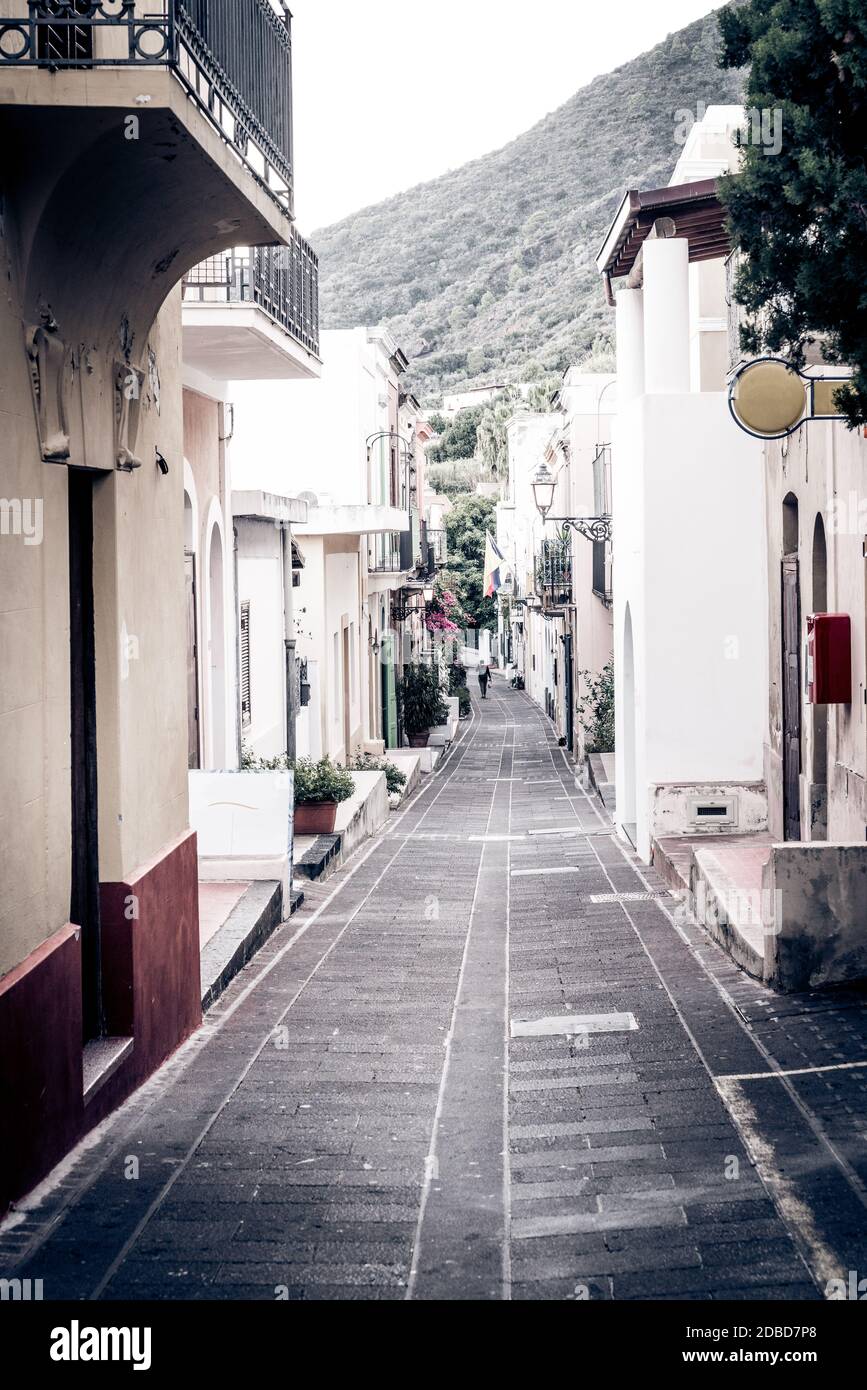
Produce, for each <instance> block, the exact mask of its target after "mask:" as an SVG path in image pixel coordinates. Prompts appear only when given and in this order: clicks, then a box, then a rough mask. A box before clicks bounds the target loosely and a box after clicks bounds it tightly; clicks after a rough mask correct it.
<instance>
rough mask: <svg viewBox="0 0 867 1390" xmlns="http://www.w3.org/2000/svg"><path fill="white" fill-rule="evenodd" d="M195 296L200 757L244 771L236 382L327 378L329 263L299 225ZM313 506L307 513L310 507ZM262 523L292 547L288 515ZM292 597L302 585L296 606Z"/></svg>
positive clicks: (188, 545) (193, 550) (263, 734)
mask: <svg viewBox="0 0 867 1390" xmlns="http://www.w3.org/2000/svg"><path fill="white" fill-rule="evenodd" d="M293 266H295V267H297V268H299V269H300V270H301V272H302V274H303V279H304V286H305V293H304V295H303V296H302V297H301V301H300V303H295V302H293V301H292V299H291V295H290V284H291V274H292V268H293ZM183 294H184V302H183V354H184V561H185V568H186V576H187V605H188V608H187V705H188V727H189V764H190V768H191V769H208V770H220V769H224V768H228V769H231V768H237V766H238V763H239V758H240V751H241V725H242V723H243V724H245V727H246V715H247V712H248V704H249V691H248V689H247V687H246V684H245V680H246V676H245V671H242V669H241V667H242V646H243V650H244V660H245V661H246V658H247V647H246V627H245V624H244V620H243V615H242V613H241V611H240V610H239V606H238V603H237V602H236V592H235V590H236V580H237V577H238V576H237V573H236V570H237V565H236V545H235V534H234V522H233V509H232V486H233V483H232V447H233V439H234V434H235V423H236V420H237V419H238V418H239V415H241V414H243V406H240V407H239V406H237V405H236V403H235V401H234V399H233V395H234V392H233V388H232V387H231V386H230V381H233V380H234V381H245V382H249V381H261V382H267V383H269V389H270V390H272V391H273V390H275V389H279V388H278V387H277V383H280V385H281V386H283V385H284V384H285V383H288V382H291V381H304V380H309V379H312V378H315V377H317V376H318V375H319V374H320V372H321V370H322V368H321V363H320V361H319V358H318V355H317V354H318V338H319V328H318V319H319V314H318V263H317V259H316V256H315V255H314V253H313V251H312V250H311V248H310V246H309V245H308V244H307V243H306V242H305V241H304V240H303V238H302V237H300V236H299V235H298V233H297V232H296V231H294V229H293V234H292V241H291V244H290V246H289V247H288V248H285V249H284V248H278V247H270V246H261V247H259V246H256V247H236V248H235V249H233V250H231V251H227V252H225V253H224V254H222V255H219V256H211V257H209V259H208V260H206V261H204V262H202V263H201V264H200V265H197V266H194V267H193V269H192V270H191V271H190V272H189V273H188V275H187V276H186V277H185V279H184V286H183ZM301 513H303V515H304V516H305V517H306V508H303V507H302V508H301V511H300V512H299V513H298V515H299V516H300V515H301ZM281 516H282V514H281ZM293 519H296V518H295V517H293ZM261 520H262V521H263V522H264V526H265V528H266V529H267V530H268V531H269V533H270V534H269V536H268V541H269V542H271V543H273V544H274V545H275V546H276V549H277V551H278V554H282V550H283V549H285V544H286V543H287V537H286V536H285V535H282V534H281V531H280V527H281V526H288V518H286V519H282V520H278V519H275V518H274V517H273V516H272V515H270V513H269V514H268V515H267V517H265V518H262V519H261ZM251 524H253V523H252V522H251ZM260 539H261V537H260ZM288 543H289V544H291V539H290V540H289V542H288ZM281 573H282V570H281ZM291 597H292V595H291V587H290V589H289V591H288V593H287V594H286V595H285V599H286V602H287V603H288V604H289V605H290V608H291ZM283 599H284V595H283V591H282V585H281V587H280V588H279V589H278V590H276V591H275V602H278V603H279V604H280V608H281V611H280V615H279V631H278V634H277V638H276V642H275V645H274V650H273V653H271V652H270V651H269V652H268V655H267V657H266V655H265V652H264V650H263V652H262V654H261V659H262V661H263V662H266V663H267V665H268V669H269V681H268V684H267V687H266V686H264V685H263V698H262V701H261V704H260V708H259V714H260V718H261V720H263V721H264V723H261V724H260V728H259V734H260V739H259V741H260V743H261V745H262V748H263V750H265V749H267V751H268V753H269V755H270V756H273V755H274V754H276V753H279V752H281V751H285V749H286V729H287V719H286V711H285V706H286V701H287V699H290V700H291V697H292V690H293V685H294V684H295V681H294V675H293V673H294V666H295V656H294V651H293V650H291V647H292V644H293V643H294V634H293V633H292V626H291V621H286V622H284V609H283ZM286 612H287V613H288V612H289V609H288V608H287V609H286ZM284 628H285V631H284ZM287 641H288V643H289V644H290V650H288V651H286V650H284V648H285V643H286V642H287ZM266 689H267V699H266V698H265V694H264V692H265V690H266ZM245 702H246V704H245ZM278 710H279V714H278V713H276V711H278ZM272 713H273V722H271V716H272Z"/></svg>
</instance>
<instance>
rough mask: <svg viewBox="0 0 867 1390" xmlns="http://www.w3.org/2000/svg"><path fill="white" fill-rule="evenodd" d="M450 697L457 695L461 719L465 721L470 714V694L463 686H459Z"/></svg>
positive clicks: (471, 704)
mask: <svg viewBox="0 0 867 1390" xmlns="http://www.w3.org/2000/svg"><path fill="white" fill-rule="evenodd" d="M452 695H457V697H458V700H459V701H460V704H459V711H460V716H461V719H466V718H467V717H468V715H470V714H471V713H472V709H473V702H472V700H471V699H470V692H469V690H468V689H467V687H466V686H465V685H459V686H458V688H457V690H453V691H452Z"/></svg>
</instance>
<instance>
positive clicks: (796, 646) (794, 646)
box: [783, 555, 801, 840]
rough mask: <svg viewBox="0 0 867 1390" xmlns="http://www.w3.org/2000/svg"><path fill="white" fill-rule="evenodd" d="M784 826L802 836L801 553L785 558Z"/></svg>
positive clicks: (790, 837)
mask: <svg viewBox="0 0 867 1390" xmlns="http://www.w3.org/2000/svg"><path fill="white" fill-rule="evenodd" d="M783 825H784V835H785V838H786V839H787V840H800V838H801V592H800V582H799V575H798V557H797V555H786V556H784V558H783Z"/></svg>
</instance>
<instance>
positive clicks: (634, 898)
mask: <svg viewBox="0 0 867 1390" xmlns="http://www.w3.org/2000/svg"><path fill="white" fill-rule="evenodd" d="M671 896H672V894H671V893H591V894H590V896H589V898H588V899H587V901H588V902H590V903H595V904H596V905H597V906H598V905H600V904H602V903H658V902H665V901H667V900H668V899H669V898H670V897H671Z"/></svg>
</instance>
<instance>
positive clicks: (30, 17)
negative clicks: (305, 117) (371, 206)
mask: <svg viewBox="0 0 867 1390" xmlns="http://www.w3.org/2000/svg"><path fill="white" fill-rule="evenodd" d="M20 3H21V9H22V11H23V10H24V8H25V5H26V8H27V14H26V15H24V14H22V15H21V16H20V17H11V16H10V17H7V16H5V15H0V67H2V66H5V67H7V68H8V67H15V66H18V67H44V68H48V69H51V70H54V69H59V68H94V67H124V66H135V67H140V66H149V67H167V68H170V69H171V70H172V71H173V72H174V73H175V75H176V76H177V77H178V78H179V79H180V81H181V82H182V83H183V84H184V86H185V87H186V89H187V91H188V92H189V93H190V95H191V96H192V97H193V99H194V100H195V101H196V103H197V104H198V105H199V107H200V108H201V109H202V110H203V111H204V112H205V113H206V114H207V116H208V117H209V118H210V119H211V120H212V121H213V123H214V125H215V126H216V127H217V129H218V130H219V132H220V134H221V135H222V136H223V138H224V139H225V140H226V141H227V143H228V144H230V145H231V147H232V149H233V150H234V151H235V153H236V154H237V155H238V156H239V157H240V158H241V159H242V160H243V161H244V163H245V164H246V165H247V167H248V169H249V170H250V172H251V173H252V174H253V175H254V176H255V177H256V179H257V180H258V181H259V183H261V184H262V186H263V187H264V188H265V189H266V190H267V191H268V192H269V193H270V194H271V196H272V197H273V198H275V199H276V200H277V201H278V202H279V203H280V204H281V205H282V206H283V207H285V208H287V209H288V210H289V211H291V207H292V33H291V15H290V13H289V9H288V7H287V5H286V4H285V3H284V0H274V3H272V0H161V3H160V0H158V3H156V4H155V3H152V0H20Z"/></svg>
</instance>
